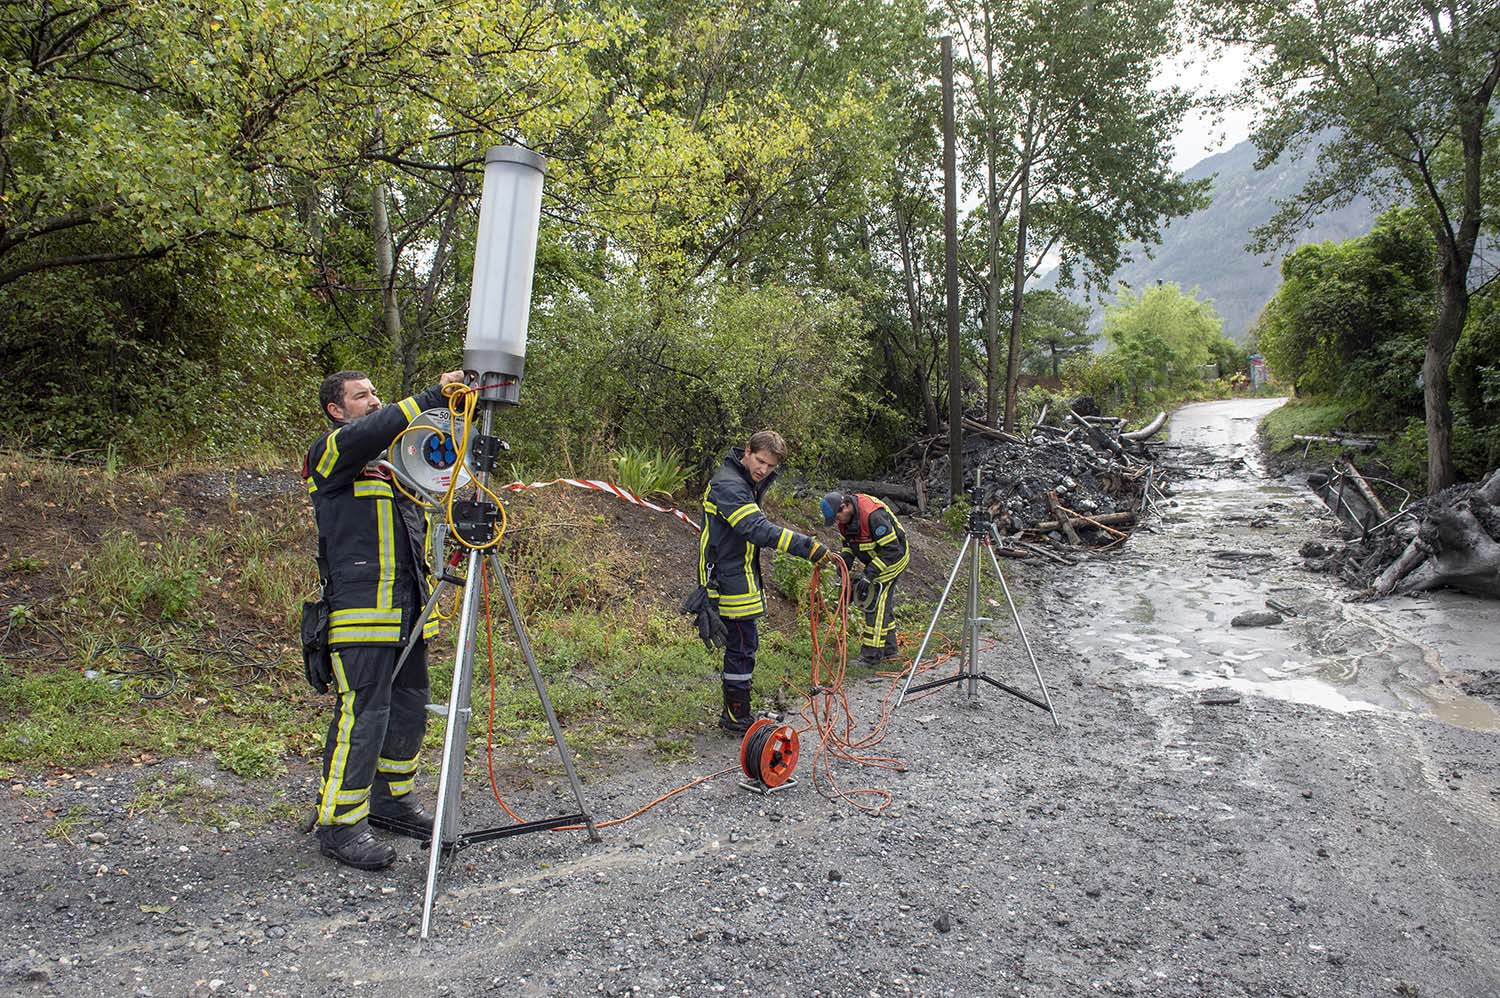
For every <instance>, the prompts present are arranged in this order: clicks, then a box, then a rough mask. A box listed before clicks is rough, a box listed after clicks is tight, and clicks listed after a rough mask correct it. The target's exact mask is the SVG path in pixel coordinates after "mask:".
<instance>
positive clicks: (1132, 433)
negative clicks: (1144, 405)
mask: <svg viewBox="0 0 1500 998" xmlns="http://www.w3.org/2000/svg"><path fill="white" fill-rule="evenodd" d="M1166 425H1167V414H1166V413H1164V412H1158V413H1157V414H1156V418H1155V419H1153V420H1152V421H1151V422H1149V423H1147V424H1146V425H1145V426H1143V427H1141V428H1140V429H1139V430H1127V431H1125V432H1124V433H1122V434H1120V439H1121V440H1134V441H1135V442H1136V443H1140V442H1141V441H1142V440H1150V439H1151V438H1152V437H1154V436H1156V435H1157V434H1158V433H1160V432H1161V428H1162V427H1163V426H1166Z"/></svg>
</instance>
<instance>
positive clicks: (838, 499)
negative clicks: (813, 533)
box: [822, 492, 849, 527]
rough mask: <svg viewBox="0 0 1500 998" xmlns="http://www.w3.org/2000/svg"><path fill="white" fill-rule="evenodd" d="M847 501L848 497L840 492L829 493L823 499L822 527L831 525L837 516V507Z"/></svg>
mask: <svg viewBox="0 0 1500 998" xmlns="http://www.w3.org/2000/svg"><path fill="white" fill-rule="evenodd" d="M848 501H849V497H848V496H846V495H844V494H843V493H842V492H830V493H828V494H827V495H825V496H824V497H823V502H822V507H823V525H824V526H825V527H828V526H832V525H833V518H834V517H835V516H837V515H838V512H839V507H840V506H842V505H844V503H846V502H848Z"/></svg>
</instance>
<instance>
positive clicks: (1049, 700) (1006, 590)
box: [988, 523, 1062, 728]
mask: <svg viewBox="0 0 1500 998" xmlns="http://www.w3.org/2000/svg"><path fill="white" fill-rule="evenodd" d="M990 534H991V536H992V537H993V538H994V540H995V543H996V544H998V543H1000V532H999V531H998V530H996V529H995V525H994V524H993V523H992V524H990ZM988 550H989V552H990V563H991V564H993V565H994V566H995V577H996V578H998V579H999V580H1000V591H1001V592H1003V593H1005V605H1006V606H1008V607H1010V619H1011V620H1013V621H1015V624H1016V633H1018V634H1020V635H1021V644H1023V645H1025V646H1026V657H1027V658H1029V659H1031V669H1032V671H1033V672H1035V673H1036V681H1037V685H1039V686H1041V688H1042V699H1044V700H1046V701H1047V713H1048V714H1050V715H1052V727H1054V728H1060V727H1062V725H1060V724H1058V723H1057V711H1055V710H1053V709H1052V697H1051V695H1049V694H1048V693H1047V681H1046V680H1044V679H1043V678H1042V668H1041V666H1039V665H1037V664H1036V655H1035V654H1034V653H1033V652H1032V650H1031V640H1030V639H1029V638H1027V637H1026V628H1024V627H1022V626H1021V615H1020V614H1018V613H1017V612H1016V601H1015V600H1013V599H1011V596H1010V586H1008V585H1006V584H1005V573H1004V572H1002V571H1000V559H999V558H997V557H995V549H994V548H988Z"/></svg>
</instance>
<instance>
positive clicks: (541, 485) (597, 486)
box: [500, 478, 701, 530]
mask: <svg viewBox="0 0 1500 998" xmlns="http://www.w3.org/2000/svg"><path fill="white" fill-rule="evenodd" d="M549 485H571V486H573V487H574V488H575V489H589V490H591V491H594V492H608V493H609V494H610V495H612V496H614V497H615V498H616V499H623V500H625V501H626V502H628V503H634V504H635V505H637V506H644V507H646V508H647V509H654V510H656V511H657V512H658V513H670V514H671V515H672V516H675V517H677V519H679V520H681V521H682V522H683V523H685V524H687V525H688V526H689V527H692V528H693V529H694V530H699V529H701V528H700V527H699V526H698V524H696V523H694V522H693V521H692V520H691V519H689V518H688V515H687V514H686V513H684V512H683V511H682V510H680V509H678V508H677V507H675V506H670V507H669V506H658V505H657V504H656V503H654V502H647V501H646V500H644V499H642V498H641V497H640V496H638V495H636V494H635V493H634V492H631V491H630V490H629V489H622V488H620V486H618V485H615V484H613V483H611V482H601V481H598V480H597V479H593V478H554V479H552V481H550V482H529V483H528V482H511V483H510V484H509V485H502V486H501V487H500V488H501V491H503V492H527V491H530V490H531V489H545V488H547V487H548V486H549Z"/></svg>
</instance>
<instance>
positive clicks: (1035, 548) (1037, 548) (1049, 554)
mask: <svg viewBox="0 0 1500 998" xmlns="http://www.w3.org/2000/svg"><path fill="white" fill-rule="evenodd" d="M1016 547H1020V548H1025V549H1026V550H1027V551H1032V552H1035V553H1036V554H1039V555H1041V556H1042V557H1043V558H1051V559H1052V560H1053V561H1055V562H1057V563H1058V564H1060V565H1075V564H1077V562H1075V561H1072V560H1070V559H1068V558H1064V557H1063V556H1062V555H1060V554H1058V553H1057V552H1055V551H1048V550H1047V549H1046V548H1044V547H1042V546H1041V545H1040V544H1032V543H1031V542H1030V541H1019V540H1018V541H1016Z"/></svg>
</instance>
